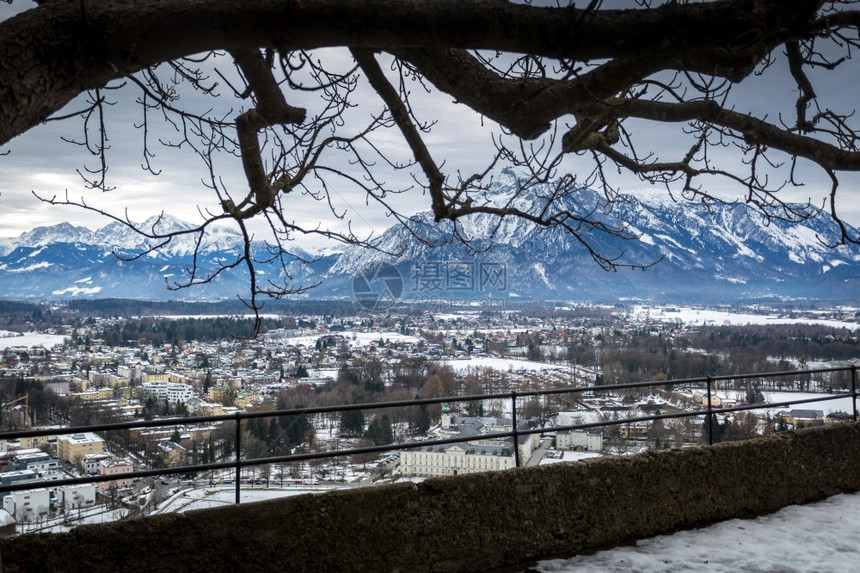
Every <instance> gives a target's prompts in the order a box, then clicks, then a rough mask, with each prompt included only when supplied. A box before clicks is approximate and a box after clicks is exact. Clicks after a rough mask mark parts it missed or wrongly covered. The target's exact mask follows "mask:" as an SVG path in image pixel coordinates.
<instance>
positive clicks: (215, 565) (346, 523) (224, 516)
mask: <svg viewBox="0 0 860 573" xmlns="http://www.w3.org/2000/svg"><path fill="white" fill-rule="evenodd" d="M858 489H860V426H858V425H857V424H845V425H838V424H837V425H829V426H827V427H819V428H813V429H809V430H802V431H798V432H786V433H782V434H778V435H774V436H770V437H766V438H759V439H755V440H750V441H747V442H733V443H727V444H719V445H716V446H713V447H706V448H705V447H703V448H693V449H685V450H666V451H660V452H649V453H645V454H640V455H635V456H626V457H609V458H597V459H592V460H588V461H585V462H575V463H570V464H566V463H561V464H553V465H548V466H539V467H533V468H520V469H515V470H509V471H505V472H493V473H482V474H472V475H466V476H460V477H456V478H439V479H430V480H427V481H425V482H423V483H421V484H412V483H403V484H394V485H391V486H383V487H370V488H357V489H350V490H340V491H335V492H331V493H326V494H322V495H307V496H299V497H288V498H283V499H279V500H275V501H270V502H262V503H250V504H243V505H239V506H231V507H224V508H218V509H209V510H202V511H195V512H188V513H183V514H174V515H161V516H153V517H149V518H144V519H135V520H130V521H125V522H117V523H111V524H104V525H88V526H82V527H79V528H77V529H75V530H74V531H72V532H70V533H64V534H35V535H23V536H19V537H13V538H6V539H0V553H2V558H3V565H4V569H3V570H4V571H69V572H76V571H81V572H84V571H86V572H88V573H94V572H102V571H104V572H111V573H113V572H115V571H123V572H133V571H147V572H149V571H225V570H227V571H229V570H235V571H251V570H253V571H277V570H290V571H324V570H326V571H365V570H366V571H374V572H381V571H401V572H406V571H410V572H411V571H434V572H440V571H484V570H486V569H491V568H495V567H502V566H507V565H512V564H516V563H523V562H527V561H530V560H534V559H537V558H543V557H549V556H556V555H572V554H575V553H577V552H582V551H587V550H592V549H596V548H600V547H605V546H611V545H616V544H618V543H622V542H624V541H629V540H632V539H638V538H643V537H648V536H652V535H656V534H659V533H664V532H668V531H673V530H677V529H683V528H689V527H694V526H700V525H704V524H707V523H712V522H715V521H720V520H725V519H729V518H734V517H741V516H749V515H756V514H761V513H767V512H771V511H775V510H778V509H780V508H782V507H785V506H786V505H792V504H798V503H808V502H812V501H816V500H820V499H822V498H824V497H827V496H830V495H834V494H837V493H842V492H848V491H856V490H858Z"/></svg>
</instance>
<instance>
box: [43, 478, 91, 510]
mask: <svg viewBox="0 0 860 573" xmlns="http://www.w3.org/2000/svg"><path fill="white" fill-rule="evenodd" d="M52 495H53V496H54V509H55V510H56V509H60V508H63V509H64V510H65V511H69V510H72V509H78V508H84V507H92V506H94V505H95V504H96V484H94V483H79V484H75V485H63V486H59V487H55V488H54V489H53V491H52Z"/></svg>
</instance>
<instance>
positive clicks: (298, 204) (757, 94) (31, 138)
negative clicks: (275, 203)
mask: <svg viewBox="0 0 860 573" xmlns="http://www.w3.org/2000/svg"><path fill="white" fill-rule="evenodd" d="M30 5H31V4H29V3H28V2H24V1H22V0H16V2H14V3H13V5H12V6H9V5H7V4H5V3H0V21H2V20H4V19H6V18H8V17H9V16H10V15H11V14H12V13H13V11H15V10H21V9H23V8H26V7H28V6H30ZM326 57H328V58H332V59H333V61H334V62H335V65H336V66H340V67H342V68H343V67H344V66H348V64H349V56H348V54H346V53H344V52H343V51H341V52H339V53H336V54H332V53H329V54H327V56H326ZM849 65H851V64H850V63H849ZM819 75H822V74H819ZM829 76H835V77H829ZM822 77H824V78H825V79H823V80H822V81H820V82H816V87H817V90H818V95H819V99H820V100H821V101H822V103H823V104H824V105H832V106H834V107H837V108H838V109H840V110H841V111H844V112H850V111H852V110H853V109H854V107H856V105H855V101H856V98H857V94H858V93H860V74H856V73H855V74H851V73H849V70H848V69H847V67H846V71H845V72H844V73H841V72H840V73H839V74H838V75H834V74H823V75H822ZM220 91H221V93H222V94H223V95H222V98H221V99H219V101H218V102H217V104H218V105H224V106H226V107H229V106H231V105H233V106H236V107H234V108H233V109H237V108H238V106H241V105H242V104H241V103H236V102H235V101H233V102H230V101H228V100H229V98H230V90H229V89H228V88H227V87H226V86H222V88H221V90H220ZM420 91H421V90H420V88H419V87H418V86H417V85H416V86H415V87H414V89H413V95H414V96H416V97H417V96H418V95H420ZM109 97H111V98H112V99H113V100H114V101H116V102H117V103H116V104H115V105H112V106H110V108H109V109H108V121H109V137H110V141H109V144H110V150H109V151H108V159H109V163H110V168H109V169H110V170H109V180H108V182H109V184H110V185H111V186H113V187H115V188H116V189H115V190H114V191H112V192H110V193H102V192H101V191H92V190H87V189H86V188H85V187H84V185H83V184H82V181H81V178H80V176H79V175H78V174H77V172H76V170H77V169H80V168H81V167H82V166H84V165H87V166H96V165H97V161H96V159H95V158H94V157H92V156H90V155H89V154H88V153H87V151H86V149H85V148H83V147H80V146H75V145H72V144H69V143H65V142H63V141H61V139H60V137H61V136H65V137H67V138H80V134H81V127H80V125H81V123H80V121H74V120H73V121H72V122H70V123H69V122H63V123H49V124H47V125H43V126H40V127H37V128H35V129H33V130H31V131H30V132H28V133H26V134H24V135H23V136H20V137H18V138H16V139H14V140H13V141H12V142H10V143H9V144H8V145H6V146H5V147H3V148H0V151H10V152H11V153H10V154H9V155H6V156H2V157H0V237H15V236H18V235H20V234H21V233H22V232H24V231H27V230H29V229H32V228H33V227H36V226H40V225H50V224H55V223H58V222H61V221H68V222H70V223H73V224H77V225H84V226H87V227H89V228H91V229H96V228H99V227H102V226H104V225H106V224H107V223H109V222H110V221H109V220H108V219H106V218H104V217H101V216H98V215H95V214H93V213H90V212H87V211H84V210H81V209H77V208H70V207H58V206H50V205H47V204H44V203H41V202H39V201H38V200H37V199H36V198H35V197H34V196H33V192H35V193H38V194H39V195H41V196H43V197H51V196H58V197H62V196H65V194H66V193H68V194H69V197H70V198H71V199H74V200H80V199H82V198H83V200H85V201H86V202H87V203H88V204H90V205H93V206H98V207H100V208H103V209H105V210H106V211H109V212H111V213H113V214H116V215H118V216H123V215H124V213H126V212H127V213H128V216H129V217H130V218H131V219H132V220H135V221H142V220H144V219H146V218H147V217H149V216H151V215H154V214H158V213H159V212H161V211H162V210H163V211H165V212H168V213H170V214H172V215H174V216H177V217H179V218H181V219H185V220H187V221H189V222H199V221H200V220H201V218H200V216H199V215H198V214H197V212H198V208H201V209H206V208H211V209H212V210H214V211H220V208H219V207H218V202H217V199H216V198H215V196H214V194H213V193H212V192H211V191H210V190H208V189H206V188H205V187H204V186H203V184H202V183H201V179H203V178H205V177H206V175H207V172H206V169H205V167H204V165H203V163H202V161H201V159H200V158H198V157H197V156H195V155H194V154H193V153H190V152H189V151H184V150H175V149H165V148H161V147H158V146H154V147H153V151H154V152H155V157H154V158H153V159H152V164H153V167H154V168H155V169H156V170H160V172H161V174H160V175H158V176H153V175H151V174H148V173H146V172H144V171H143V170H142V169H141V162H142V155H141V149H142V139H141V130H139V129H135V128H134V124H135V123H138V124H139V123H140V122H141V119H142V115H141V111H140V108H139V106H136V105H135V104H134V99H135V97H136V93H135V92H133V91H132V90H130V89H126V90H123V91H120V92H117V93H115V94H109ZM289 97H290V98H294V96H289ZM305 97H309V98H310V99H305V100H303V101H296V100H294V99H291V100H290V101H291V103H296V104H298V105H305V106H307V107H308V109H309V113H314V109H315V106H317V107H318V103H317V100H316V99H314V98H313V96H305ZM795 97H796V88H794V86H793V84H792V82H791V78H790V77H789V76H788V74H787V73H786V72H785V69H784V66H783V67H781V66H775V67H774V69H773V70H771V71H769V72H768V74H767V76H766V77H764V78H761V79H759V80H757V81H756V82H755V85H751V86H750V87H745V86H742V87H741V88H740V89H738V90H737V91H736V93H735V95H734V100H733V101H734V102H735V104H736V105H737V106H738V109H739V110H741V111H752V112H759V113H761V112H762V111H764V112H765V113H767V114H768V119H769V120H770V121H774V122H775V121H778V120H777V119H776V118H777V117H778V114H779V113H780V112H781V113H783V114H789V115H788V118H789V119H790V118H791V115H790V114H792V113H793V102H794V98H795ZM450 100H451V98H450V97H449V96H444V95H439V94H434V95H432V96H423V95H421V97H420V99H419V100H418V101H419V102H420V105H416V112H417V113H418V114H419V119H421V120H424V121H437V122H438V124H437V125H436V126H435V127H434V129H433V131H432V133H431V134H430V135H429V136H428V137H427V143H428V145H429V147H430V150H431V153H433V155H434V157H435V158H436V159H437V161H440V162H441V161H442V160H444V161H445V165H444V166H443V169H445V170H446V171H448V172H452V171H454V170H455V169H462V170H463V171H464V172H466V173H470V172H472V171H474V170H477V169H480V168H482V167H483V166H484V165H485V163H486V162H488V161H489V159H490V158H491V156H492V146H491V141H492V140H491V137H492V134H493V133H494V130H493V129H492V128H493V126H492V124H491V123H490V122H487V123H482V121H481V118H480V117H479V116H477V115H476V114H474V113H473V112H471V111H470V110H468V109H466V108H465V107H464V106H459V105H455V104H454V103H452V102H451V101H450ZM187 101H193V100H187ZM356 101H357V102H359V103H360V104H361V105H360V106H359V108H358V109H357V110H356V111H355V112H354V117H355V118H356V119H358V118H359V117H360V118H361V122H364V121H365V118H366V117H368V116H369V114H372V113H378V112H379V111H380V109H381V104H380V102H379V101H378V98H376V97H375V94H370V93H363V94H361V95H360V97H358V98H357V99H356ZM206 105H211V104H210V103H206ZM80 107H81V103H80V102H73V103H72V104H70V105H69V106H68V107H67V109H66V110H64V111H65V112H68V111H71V110H74V109H79V108H80ZM226 107H225V109H226ZM358 125H359V122H358V121H356V129H357V126H358ZM629 126H630V127H631V128H635V134H636V137H637V140H638V141H639V146H640V149H645V148H646V147H647V148H649V149H650V150H653V151H655V152H656V153H657V154H658V156H659V157H660V159H669V160H671V159H678V158H679V156H680V155H683V149H684V147H683V146H679V145H678V144H679V141H681V140H682V138H680V137H679V136H678V132H677V130H673V129H671V128H668V127H666V126H645V127H642V126H639V127H636V126H634V125H633V124H629ZM153 129H156V128H155V127H154V128H153ZM157 133H158V134H161V135H170V134H169V132H168V131H164V130H162V131H160V132H157ZM376 143H377V144H378V145H379V146H380V148H382V149H384V150H385V151H386V152H387V153H389V154H390V155H392V156H395V157H403V158H405V157H408V153H407V150H406V147H405V144H403V143H402V141H401V139H400V134H399V132H398V131H396V130H391V131H389V132H388V133H386V134H384V135H380V136H379V137H377V139H376ZM737 160H738V159H736V160H735V161H737ZM334 161H335V162H336V163H337V162H340V163H337V165H339V166H345V165H346V164H345V163H344V162H343V160H341V159H335V160H334ZM565 167H566V168H567V169H569V170H570V171H572V172H574V173H576V172H578V171H580V170H581V172H582V173H585V172H586V169H589V164H587V163H585V162H584V161H583V160H581V159H578V158H575V157H572V158H569V159H568V160H567V162H566V164H565ZM798 172H799V177H798V179H800V180H802V181H804V182H805V183H806V185H805V187H803V188H800V189H788V190H787V191H786V197H788V198H789V199H791V200H796V201H805V200H807V199H812V200H813V202H815V203H817V204H821V202H822V201H823V200H824V198H825V197H826V196H827V194H828V192H829V180H828V179H827V178H826V177H825V176H824V174H823V173H822V172H821V171H820V170H819V169H817V168H815V167H814V166H811V165H809V164H801V165H800V166H799V170H798ZM218 173H219V176H220V177H222V178H223V181H224V182H225V184H226V185H227V186H228V187H229V188H230V189H233V190H241V189H245V188H247V184H246V183H245V182H244V179H243V176H242V173H241V170H240V165H239V162H238V160H236V159H235V158H221V160H220V161H219V165H218ZM386 180H387V181H388V182H389V183H391V184H392V186H394V187H406V186H409V185H410V184H411V181H410V179H409V174H408V173H401V174H388V175H387V176H386ZM617 181H618V182H620V185H621V186H622V187H623V190H630V191H633V190H635V189H637V188H641V187H643V186H644V185H643V184H642V183H640V182H638V181H636V180H634V179H633V178H631V177H628V178H621V179H617ZM840 181H841V182H842V186H841V189H840V194H839V196H838V207H839V210H840V213H841V214H842V216H843V217H844V218H845V219H846V220H847V221H848V222H849V223H851V224H853V225H860V191H858V190H857V189H858V182H860V178H858V177H856V176H853V175H850V174H841V175H840ZM709 189H710V187H709ZM713 190H716V191H718V192H721V193H722V192H727V190H726V189H722V187H721V186H720V185H716V184H715V185H714V187H713ZM237 194H238V193H237ZM333 199H334V201H336V202H337V203H338V204H337V205H336V207H337V208H338V209H346V210H349V211H350V212H351V214H350V215H348V217H347V219H349V220H350V221H351V223H352V227H353V229H355V230H357V231H358V232H359V233H364V234H367V233H370V232H374V233H380V232H382V231H383V230H384V229H385V228H387V227H388V226H390V225H391V224H392V223H393V221H392V219H391V218H389V217H385V215H384V211H383V210H382V209H379V208H376V207H367V206H365V198H364V197H362V195H361V194H360V193H356V192H355V191H354V190H351V189H349V188H348V187H346V186H344V187H343V188H340V187H338V188H336V189H335V191H334V193H333ZM395 202H396V203H397V204H398V206H399V208H400V209H401V210H402V211H403V212H406V213H413V212H417V211H420V210H426V209H428V208H429V200H428V198H427V197H423V196H421V194H420V192H419V193H415V192H413V193H409V194H406V195H404V196H401V197H399V198H397V199H395ZM290 209H292V211H291V213H290V214H289V216H288V219H290V220H293V219H294V220H296V221H298V222H302V223H304V224H306V225H310V226H316V224H317V222H318V221H320V220H321V219H322V220H326V221H327V223H324V224H327V225H332V226H336V225H341V226H342V225H343V224H344V223H342V222H340V221H337V220H334V219H333V218H332V217H331V216H328V217H323V216H322V215H321V214H322V213H324V211H325V207H324V206H321V205H320V204H319V203H317V202H314V201H311V200H308V199H306V198H305V199H302V200H296V201H291V202H290ZM302 246H305V247H313V246H315V244H314V243H313V242H312V241H303V242H302Z"/></svg>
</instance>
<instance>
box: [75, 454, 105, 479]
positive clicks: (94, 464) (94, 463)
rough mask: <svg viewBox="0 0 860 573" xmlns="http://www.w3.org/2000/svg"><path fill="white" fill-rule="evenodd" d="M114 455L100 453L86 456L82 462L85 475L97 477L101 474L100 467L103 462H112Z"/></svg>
mask: <svg viewBox="0 0 860 573" xmlns="http://www.w3.org/2000/svg"><path fill="white" fill-rule="evenodd" d="M112 458H113V454H109V453H107V452H99V453H97V454H86V455H85V456H84V458H83V459H82V460H81V466H82V467H83V468H84V473H87V474H89V475H97V474H98V473H99V465H100V464H101V462H102V461H103V460H110V459H112Z"/></svg>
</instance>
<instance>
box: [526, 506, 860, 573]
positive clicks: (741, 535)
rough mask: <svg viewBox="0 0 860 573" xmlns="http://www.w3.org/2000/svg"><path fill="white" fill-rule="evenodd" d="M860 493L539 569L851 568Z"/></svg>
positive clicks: (859, 559)
mask: <svg viewBox="0 0 860 573" xmlns="http://www.w3.org/2000/svg"><path fill="white" fill-rule="evenodd" d="M858 536H860V494H850V495H837V496H833V497H831V498H828V499H825V500H824V501H820V502H818V503H813V504H809V505H792V506H789V507H786V508H784V509H782V510H780V511H777V512H776V513H772V514H770V515H766V516H762V517H758V518H756V519H732V520H729V521H723V522H721V523H717V524H715V525H712V526H710V527H704V528H701V529H693V530H690V531H681V532H679V533H675V534H674V535H660V536H658V537H653V538H650V539H644V540H640V541H638V542H636V543H635V545H625V546H621V547H615V548H612V549H607V550H604V551H598V552H597V553H594V554H593V555H580V556H577V557H573V558H571V559H553V560H547V561H541V562H540V563H538V564H537V565H536V566H532V567H530V568H529V569H528V571H540V572H542V573H583V572H592V571H600V572H619V573H620V572H624V573H628V572H636V573H665V572H667V571H671V572H672V573H679V572H683V571H690V572H696V573H698V572H700V571H704V572H708V573H735V572H739V571H745V572H748V573H765V572H768V573H777V572H778V573H801V572H813V571H815V572H824V571H856V570H857V567H858V563H860V545H858V544H857V543H856V542H855V540H856V539H857V537H858Z"/></svg>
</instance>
